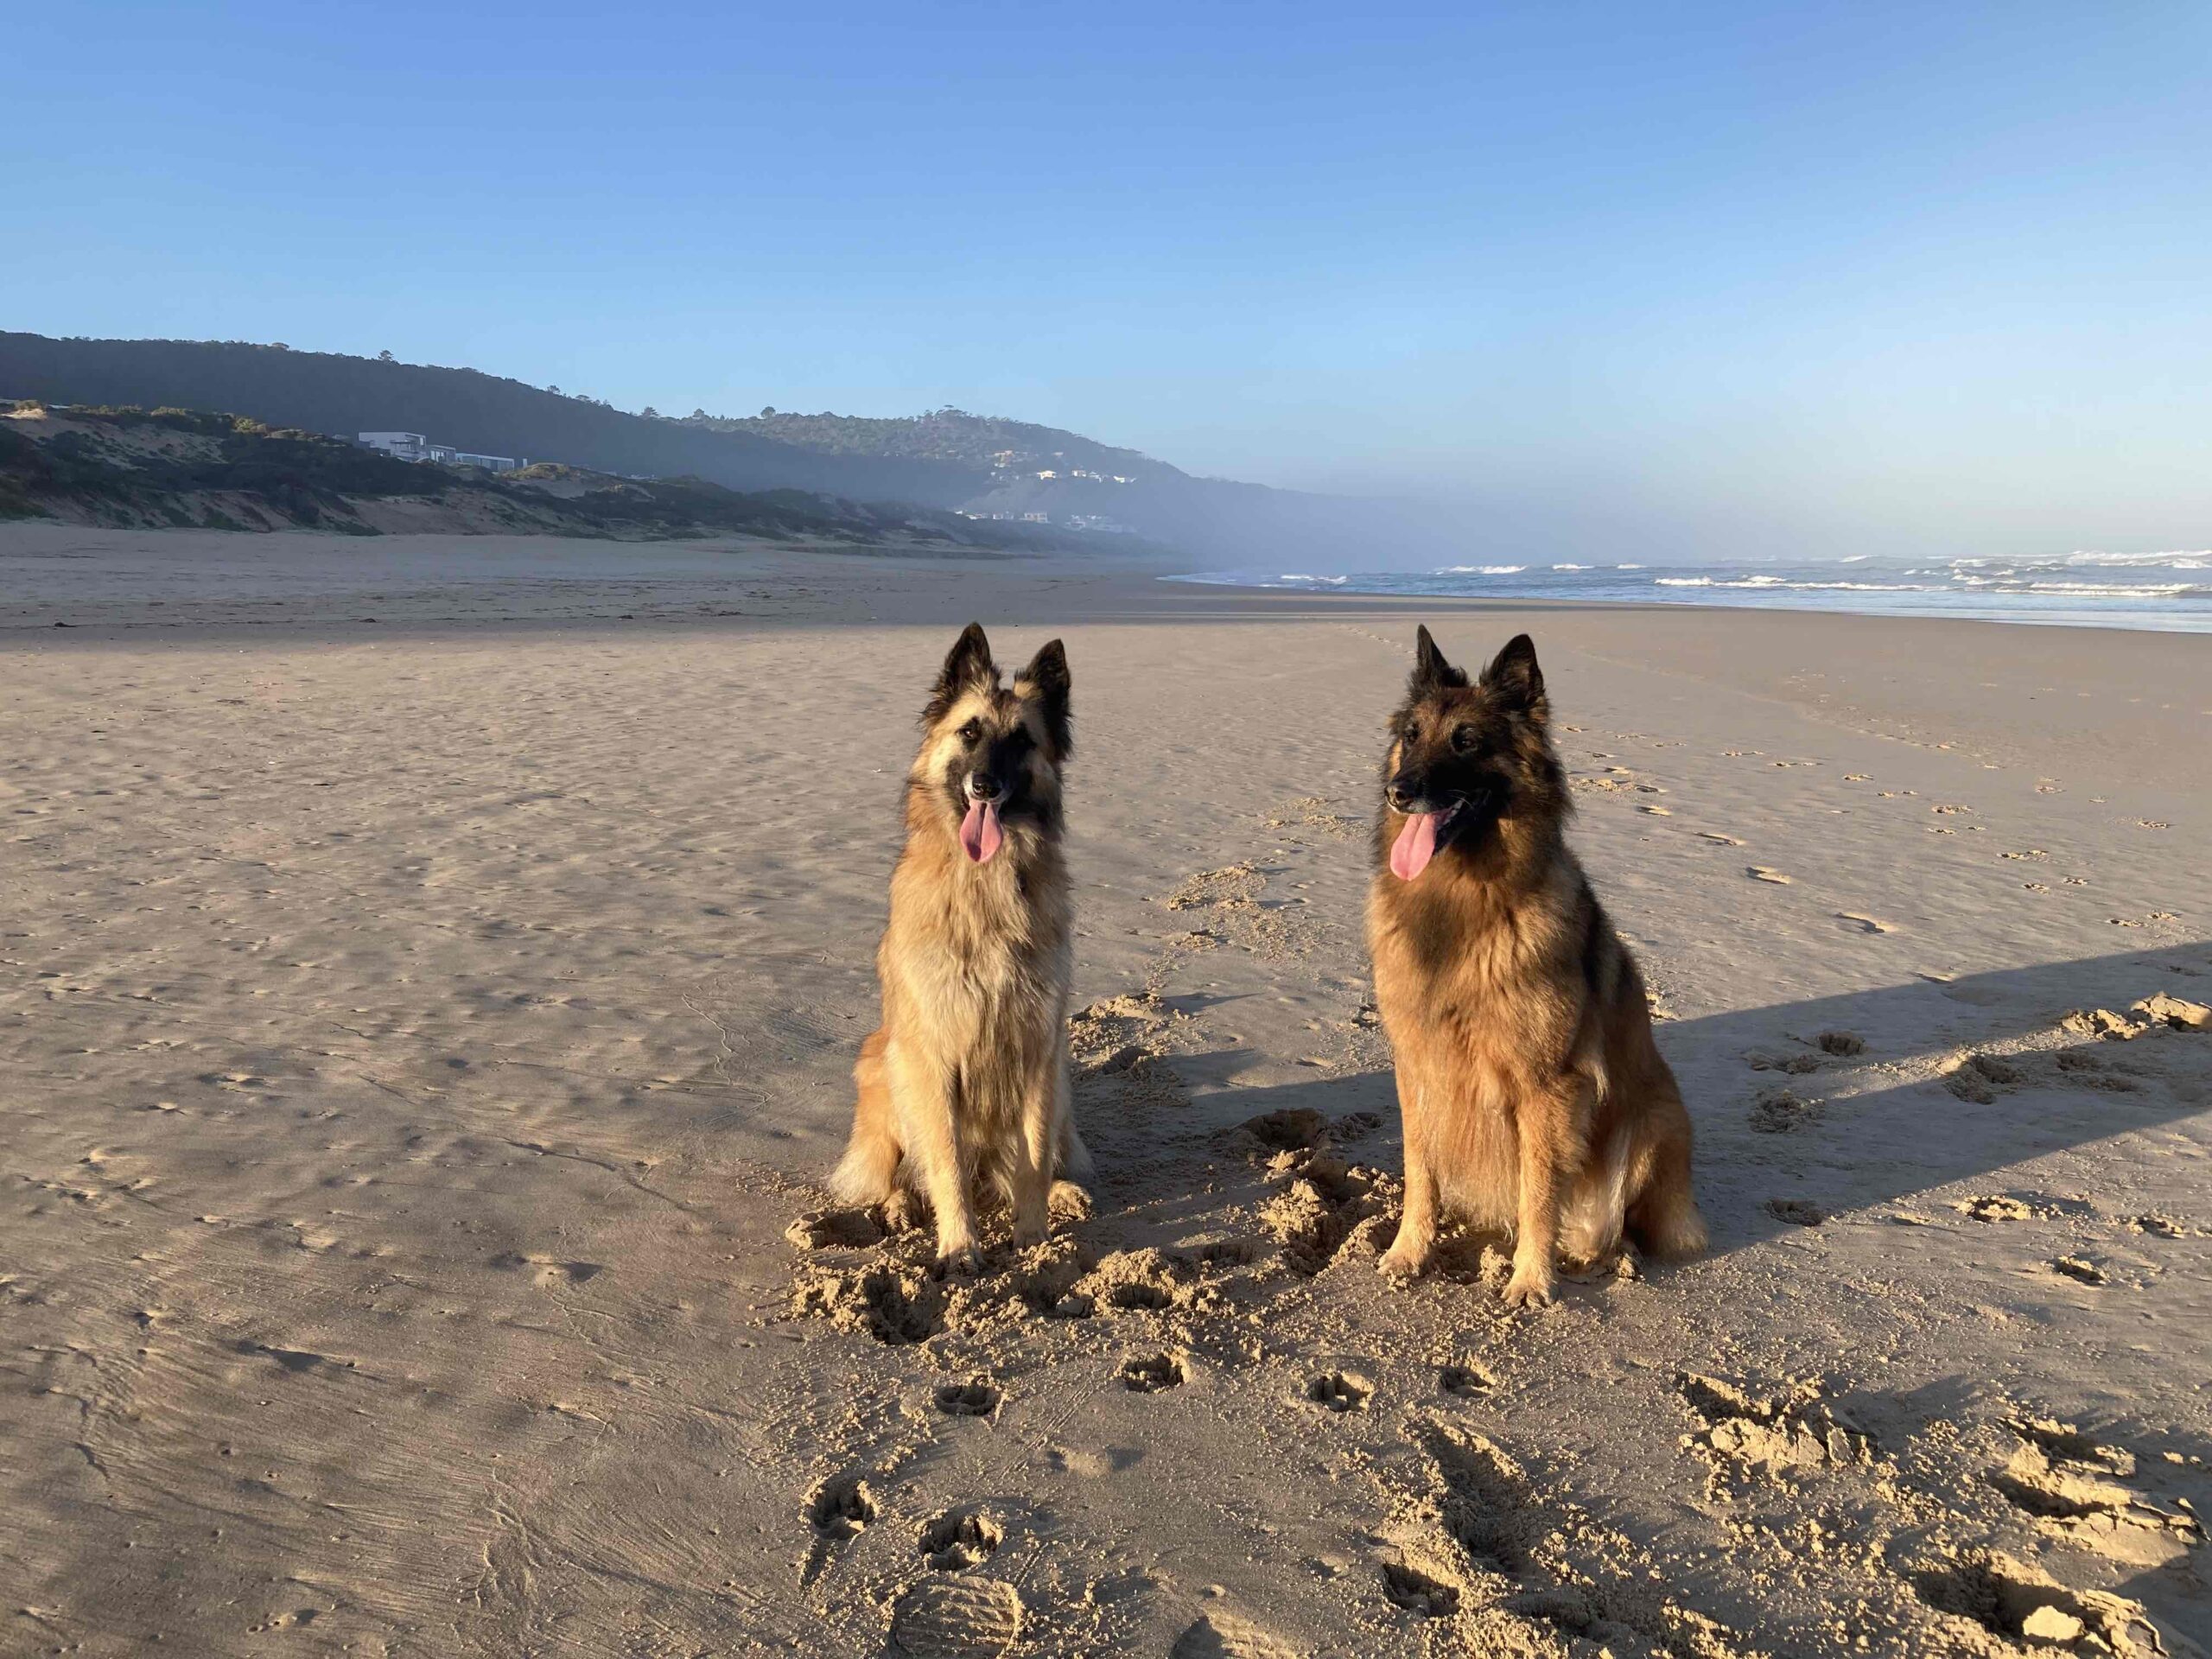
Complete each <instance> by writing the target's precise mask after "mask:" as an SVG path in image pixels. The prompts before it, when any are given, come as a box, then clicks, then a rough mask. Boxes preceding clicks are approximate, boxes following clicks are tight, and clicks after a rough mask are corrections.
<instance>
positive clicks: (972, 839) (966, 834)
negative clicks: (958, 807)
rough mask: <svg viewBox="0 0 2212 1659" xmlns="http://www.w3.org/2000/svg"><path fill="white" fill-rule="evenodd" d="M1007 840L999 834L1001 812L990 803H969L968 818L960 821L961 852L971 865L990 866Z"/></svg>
mask: <svg viewBox="0 0 2212 1659" xmlns="http://www.w3.org/2000/svg"><path fill="white" fill-rule="evenodd" d="M1003 839H1005V837H1003V836H1001V835H1000V834H999V810H998V808H997V807H996V806H995V805H993V804H991V803H989V802H988V801H970V802H969V803H968V816H967V817H964V818H963V819H961V820H960V846H961V850H962V851H963V852H965V853H966V854H967V855H968V861H969V863H971V864H988V863H989V862H990V861H991V855H992V854H993V853H995V852H996V851H998V849H999V842H1001V841H1002V840H1003Z"/></svg>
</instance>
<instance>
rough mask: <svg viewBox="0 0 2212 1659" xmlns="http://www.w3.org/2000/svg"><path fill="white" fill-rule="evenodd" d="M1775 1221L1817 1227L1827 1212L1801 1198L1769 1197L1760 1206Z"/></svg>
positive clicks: (1825, 1218)
mask: <svg viewBox="0 0 2212 1659" xmlns="http://www.w3.org/2000/svg"><path fill="white" fill-rule="evenodd" d="M1761 1208H1763V1209H1764V1210H1765V1211H1766V1212H1767V1214H1769V1215H1770V1216H1772V1217H1774V1218H1775V1219H1776V1220H1777V1221H1786V1222H1788V1223H1789V1224H1790V1225H1791V1226H1793V1227H1817V1226H1819V1225H1820V1224H1821V1223H1822V1222H1824V1221H1826V1220H1827V1218H1828V1212H1827V1211H1825V1210H1823V1209H1821V1206H1820V1205H1817V1204H1808V1203H1807V1202H1806V1201H1805V1200H1804V1199H1802V1198H1769V1199H1768V1200H1767V1201H1766V1203H1765V1204H1764V1205H1762V1206H1761Z"/></svg>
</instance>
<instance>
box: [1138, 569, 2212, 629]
mask: <svg viewBox="0 0 2212 1659" xmlns="http://www.w3.org/2000/svg"><path fill="white" fill-rule="evenodd" d="M1172 580H1174V581H1177V582H1217V583H1224V584H1227V585H1230V586H1234V587H1251V588H1289V589H1299V588H1306V589H1311V590H1313V591H1316V592H1339V591H1340V592H1344V593H1358V594H1448V595H1452V596H1455V597H1462V598H1472V599H1539V600H1577V599H1579V600H1607V601H1613V602H1615V603H1631V604H1643V605H1649V604H1662V605H1663V604H1675V605H1735V606H1748V607H1753V608H1755V609H1759V610H1780V611H1855V612H1858V613H1862V614H1865V615H1870V616H1951V617H1972V618H1977V619H1980V620H1984V621H1990V622H2040V623H2064V624H2069V625H2073V626H2090V627H2105V628H2149V629H2155V630H2158V631H2160V632H2180V633H2212V550H2206V551H2202V552H2196V553H2095V552H2081V553H2062V554H2054V555H2051V556H2049V557H2041V558H1980V559H1948V560H1934V561H1931V560H1928V559H1891V558H1885V557H1880V556H1872V555H1867V556H1860V557H1857V558H1850V559H1829V560H1822V561H1819V562H1808V563H1787V562H1784V561H1780V560H1738V561H1732V562H1729V563H1717V564H1658V563H1652V564H1641V563H1627V564H1612V563H1597V562H1592V563H1587V564H1573V563H1557V564H1554V563H1539V562H1537V561H1535V560H1530V561H1529V562H1528V563H1514V562H1512V561H1511V559H1510V556H1508V557H1501V558H1498V559H1497V560H1495V561H1494V562H1492V563H1484V564H1455V565H1446V566H1444V567H1442V568H1441V569H1430V570H1406V571H1391V570H1365V571H1350V572H1346V573H1344V574H1331V573H1327V572H1320V573H1315V572H1292V573H1289V574H1277V573H1274V572H1268V571H1261V570H1211V571H1200V572H1195V573H1192V574H1191V575H1181V576H1176V577H1174V578H1172Z"/></svg>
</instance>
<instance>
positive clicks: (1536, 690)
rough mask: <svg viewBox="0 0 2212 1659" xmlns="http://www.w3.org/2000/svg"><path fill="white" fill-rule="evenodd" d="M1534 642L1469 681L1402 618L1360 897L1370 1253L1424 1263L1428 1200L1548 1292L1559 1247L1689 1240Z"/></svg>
mask: <svg viewBox="0 0 2212 1659" xmlns="http://www.w3.org/2000/svg"><path fill="white" fill-rule="evenodd" d="M1550 718H1551V712H1550V705H1549V703H1548V701H1547V699H1546V697H1545V694H1544V677H1543V674H1542V672H1541V671H1540V670H1539V669H1538V667H1537V666H1536V649H1535V645H1533V644H1532V643H1531V642H1530V641H1529V637H1528V636H1527V635H1526V634H1522V635H1520V636H1518V637H1517V638H1516V639H1513V640H1511V641H1510V643H1508V644H1507V645H1506V646H1505V648H1504V649H1503V651H1501V652H1498V654H1497V658H1496V659H1495V660H1493V661H1492V662H1491V664H1490V666H1489V667H1488V668H1486V669H1484V671H1483V673H1482V676H1481V677H1480V678H1479V679H1478V680H1476V681H1474V682H1472V683H1470V682H1469V680H1468V677H1467V676H1466V675H1465V673H1464V672H1463V671H1460V670H1459V669H1457V668H1454V667H1453V666H1452V664H1450V663H1448V662H1446V660H1445V658H1444V655H1443V653H1442V652H1440V651H1438V650H1437V648H1436V642H1435V641H1434V640H1433V639H1431V638H1430V637H1429V632H1428V630H1427V628H1422V629H1421V632H1420V635H1419V639H1418V652H1417V656H1416V660H1415V663H1414V672H1413V679H1412V682H1411V683H1410V684H1409V685H1408V687H1407V689H1406V696H1405V701H1404V702H1403V703H1402V704H1401V705H1400V707H1399V708H1398V709H1397V712H1396V713H1395V714H1394V715H1391V716H1390V725H1389V735H1390V745H1389V753H1388V755H1387V757H1386V758H1385V760H1384V762H1383V801H1382V804H1381V810H1380V811H1379V813H1378V814H1377V816H1376V828H1375V875H1374V879H1373V882H1372V884H1371V886H1370V892H1369V898H1368V905H1367V933H1368V944H1369V948H1370V950H1371V951H1372V953H1373V956H1374V961H1375V1000H1376V1008H1377V1009H1378V1011H1379V1012H1380V1013H1381V1014H1382V1017H1383V1027H1384V1028H1385V1029H1386V1031H1387V1032H1388V1033H1389V1039H1390V1046H1391V1048H1392V1050H1393V1051H1394V1052H1395V1056H1396V1061H1397V1075H1398V1109H1399V1113H1400V1116H1401V1117H1402V1120H1403V1122H1404V1126H1405V1145H1406V1205H1405V1216H1404V1218H1403V1219H1402V1221H1401V1222H1400V1223H1399V1224H1398V1236H1397V1239H1396V1242H1395V1243H1393V1244H1392V1246H1391V1247H1390V1249H1389V1252H1388V1254H1386V1255H1384V1256H1383V1262H1382V1267H1383V1271H1384V1272H1385V1273H1388V1274H1394V1275H1399V1276H1410V1275H1413V1274H1419V1273H1420V1272H1421V1270H1422V1268H1424V1267H1425V1266H1426V1265H1427V1262H1428V1259H1429V1256H1430V1254H1431V1251H1432V1249H1433V1246H1434V1243H1435V1239H1436V1231H1437V1226H1438V1223H1439V1220H1440V1218H1441V1217H1446V1216H1456V1217H1462V1218H1464V1219H1465V1220H1467V1221H1468V1222H1470V1223H1471V1224H1476V1225H1478V1226H1481V1227H1485V1228H1495V1229H1499V1230H1509V1231H1510V1232H1512V1233H1513V1234H1514V1235H1515V1236H1516V1242H1515V1246H1514V1253H1513V1275H1512V1278H1511V1280H1510V1282H1509V1283H1508V1285H1507V1287H1506V1291H1505V1296H1506V1300H1508V1301H1509V1302H1510V1303H1512V1304H1513V1305H1515V1306H1527V1305H1529V1304H1534V1303H1542V1302H1546V1301H1548V1300H1550V1299H1551V1292H1552V1282H1553V1272H1554V1264H1555V1261H1556V1259H1557V1256H1558V1255H1559V1253H1560V1249H1561V1248H1562V1246H1563V1247H1564V1248H1565V1250H1566V1252H1567V1255H1570V1256H1572V1257H1573V1258H1575V1259H1578V1260H1580V1261H1584V1262H1590V1261H1595V1260H1599V1259H1601V1258H1603V1257H1605V1256H1607V1255H1611V1253H1612V1252H1613V1251H1614V1250H1615V1249H1617V1248H1618V1243H1619V1240H1620V1237H1621V1234H1622V1231H1623V1230H1624V1228H1625V1229H1626V1230H1627V1231H1628V1233H1629V1234H1630V1236H1632V1237H1633V1238H1634V1239H1635V1241H1636V1242H1637V1244H1638V1245H1640V1246H1641V1247H1642V1248H1643V1249H1647V1250H1649V1251H1650V1252H1652V1253H1654V1254H1655V1255H1688V1254H1692V1253H1694V1252H1695V1251H1698V1250H1700V1249H1703V1248H1704V1246H1705V1237H1706V1235H1705V1224H1704V1222H1703V1221H1702V1220H1701V1219H1700V1217H1699V1215H1698V1212H1697V1206H1696V1204H1695V1203H1694V1201H1693V1199H1692V1198H1691V1196H1690V1122H1689V1116H1688V1113H1687V1112H1686V1111H1685V1110H1684V1109H1683V1107H1682V1097H1681V1091H1680V1090H1678V1089H1677V1088H1676V1087H1675V1077H1674V1073H1673V1072H1672V1071H1669V1069H1668V1066H1667V1062H1666V1061H1665V1060H1664V1059H1663V1058H1661V1056H1660V1053H1659V1049H1658V1046H1657V1044H1656V1043H1655V1042H1654V1041H1653V1039H1652V1035H1651V1015H1650V1011H1649V1005H1648V1003H1647V1001H1646V1000H1645V996H1644V990H1643V979H1642V976H1640V975H1639V974H1638V973H1637V967H1636V960H1635V958H1634V957H1631V956H1630V955H1629V952H1628V950H1627V947H1625V946H1624V945H1623V944H1621V942H1620V938H1619V937H1618V935H1617V934H1616V933H1615V932H1614V931H1613V927H1612V924H1611V922H1610V921H1609V920H1608V919H1607V918H1606V916H1605V911H1604V909H1603V908H1602V907H1601V906H1599V903H1598V899H1597V895H1596V894H1595V893H1592V891H1591V890H1590V882H1589V880H1588V879H1587V878H1586V876H1585V875H1584V874H1583V873H1582V868H1581V866H1580V864H1578V863H1577V862H1576V861H1575V859H1574V855H1573V853H1571V852H1569V851H1568V850H1567V842H1566V838H1565V835H1564V830H1565V826H1566V823H1567V816H1568V812H1569V810H1570V803H1569V800H1568V796H1567V780H1566V777H1565V774H1564V773H1563V772H1561V770H1560V764H1559V758H1558V756H1557V754H1556V753H1554V751H1553V748H1552V742H1551V735H1550V729H1549V728H1550Z"/></svg>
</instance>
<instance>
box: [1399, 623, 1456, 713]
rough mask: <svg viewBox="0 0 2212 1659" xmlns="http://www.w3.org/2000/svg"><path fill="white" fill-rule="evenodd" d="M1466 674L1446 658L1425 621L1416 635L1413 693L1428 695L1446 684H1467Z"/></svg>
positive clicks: (1441, 688)
mask: <svg viewBox="0 0 2212 1659" xmlns="http://www.w3.org/2000/svg"><path fill="white" fill-rule="evenodd" d="M1465 683H1467V677H1466V675H1465V673H1464V672H1463V671H1460V670H1459V669H1456V668H1454V667H1452V664H1449V663H1447V662H1446V661H1445V660H1444V653H1443V652H1440V651H1439V650H1438V649H1437V648H1436V641H1435V640H1433V639H1430V638H1429V637H1428V625H1427V623H1423V624H1422V625H1421V632H1419V633H1418V634H1416V635H1415V636H1414V677H1413V683H1412V685H1411V688H1410V689H1411V690H1412V692H1413V695H1414V696H1417V697H1421V696H1427V695H1428V694H1429V693H1430V692H1432V691H1441V690H1444V689H1445V688H1446V686H1456V685H1465Z"/></svg>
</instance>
